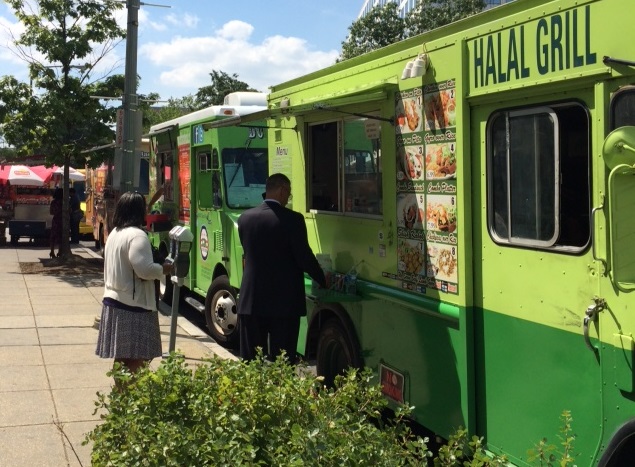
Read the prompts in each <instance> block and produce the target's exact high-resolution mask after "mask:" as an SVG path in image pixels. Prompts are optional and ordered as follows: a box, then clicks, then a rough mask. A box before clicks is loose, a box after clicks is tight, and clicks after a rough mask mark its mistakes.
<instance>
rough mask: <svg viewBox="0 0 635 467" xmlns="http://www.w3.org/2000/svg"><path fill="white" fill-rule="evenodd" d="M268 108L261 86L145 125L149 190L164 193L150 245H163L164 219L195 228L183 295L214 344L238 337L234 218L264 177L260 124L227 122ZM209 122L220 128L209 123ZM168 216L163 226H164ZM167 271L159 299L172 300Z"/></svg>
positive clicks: (258, 192) (254, 201) (152, 221)
mask: <svg viewBox="0 0 635 467" xmlns="http://www.w3.org/2000/svg"><path fill="white" fill-rule="evenodd" d="M263 109H266V96H265V95H264V94H262V93H253V92H238V93H232V94H229V95H228V96H227V97H226V98H225V103H224V105H216V106H211V107H208V108H206V109H202V110H199V111H196V112H193V113H191V114H188V115H185V116H183V117H179V118H176V119H173V120H170V121H168V122H164V123H161V124H158V125H154V126H153V127H152V128H151V129H150V138H151V146H152V154H151V167H150V172H151V177H150V178H151V180H152V181H154V183H152V182H151V185H155V186H153V187H151V190H150V191H151V193H154V192H156V191H157V190H159V189H161V190H162V193H163V197H162V200H161V201H160V202H159V203H157V204H156V205H155V206H151V209H152V210H153V214H151V215H150V216H149V218H148V227H149V230H150V231H151V232H152V233H151V239H152V242H153V243H154V245H155V246H156V247H157V248H158V249H159V250H160V251H161V252H162V253H163V254H164V255H167V253H168V252H169V238H168V231H169V230H170V228H169V226H171V225H173V224H180V225H185V226H188V227H189V228H190V229H191V230H192V233H193V234H194V247H193V252H192V254H191V263H190V272H189V274H188V276H187V278H186V279H185V287H186V288H187V290H188V292H189V293H188V297H187V298H186V300H188V302H189V303H190V304H192V305H194V306H195V307H196V308H198V309H199V311H202V312H204V313H205V318H206V322H207V327H208V329H209V331H210V333H211V335H212V336H213V337H214V339H216V341H218V342H219V343H221V344H223V345H226V346H233V345H234V344H236V342H237V338H238V329H237V322H238V314H237V309H236V300H237V290H238V287H239V286H240V281H241V279H242V247H241V246H240V241H239V239H238V230H237V226H236V220H237V219H238V216H239V215H240V214H241V213H242V212H243V211H244V210H245V209H248V208H250V207H254V206H257V205H258V204H260V203H261V202H262V193H263V192H264V191H265V181H266V179H267V176H268V163H269V161H268V149H267V137H266V130H265V128H263V127H262V125H261V126H260V127H258V125H255V124H252V125H251V127H250V128H240V127H235V126H231V124H232V123H234V122H236V121H237V120H239V119H240V118H242V117H244V116H246V115H249V114H252V113H254V112H258V111H262V110H263ZM212 123H216V124H218V125H220V126H221V128H215V129H209V126H210V125H211V124H212ZM166 223H167V225H168V226H167V227H166ZM171 292H172V284H171V282H170V280H169V278H166V280H165V283H164V289H163V291H162V294H163V300H164V301H165V302H166V303H168V304H170V303H171Z"/></svg>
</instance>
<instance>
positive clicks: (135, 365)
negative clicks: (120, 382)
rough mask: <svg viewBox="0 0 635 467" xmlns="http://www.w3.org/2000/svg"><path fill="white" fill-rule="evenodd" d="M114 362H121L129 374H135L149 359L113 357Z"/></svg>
mask: <svg viewBox="0 0 635 467" xmlns="http://www.w3.org/2000/svg"><path fill="white" fill-rule="evenodd" d="M115 363H121V364H122V365H123V366H125V367H126V368H127V369H128V371H129V372H130V373H131V374H133V375H134V374H135V373H136V372H137V371H139V370H140V369H141V368H143V366H144V365H148V364H149V363H150V360H143V359H141V358H115Z"/></svg>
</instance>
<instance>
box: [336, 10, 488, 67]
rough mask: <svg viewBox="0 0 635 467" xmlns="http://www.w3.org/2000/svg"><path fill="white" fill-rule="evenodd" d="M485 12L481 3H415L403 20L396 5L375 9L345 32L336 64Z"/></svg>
mask: <svg viewBox="0 0 635 467" xmlns="http://www.w3.org/2000/svg"><path fill="white" fill-rule="evenodd" d="M484 8H485V1H484V0H419V2H418V3H417V6H416V7H415V8H413V9H412V10H410V12H409V13H408V15H407V16H406V17H405V18H401V17H400V16H399V14H398V13H397V2H388V3H386V4H385V5H383V6H375V7H374V8H373V9H372V10H371V11H370V12H369V13H368V14H367V15H366V16H363V17H361V18H359V19H358V20H356V21H354V22H353V24H351V26H350V27H349V28H348V30H349V36H348V38H347V39H346V40H345V41H344V42H342V53H341V54H340V56H339V58H338V59H337V61H338V62H340V61H342V60H347V59H349V58H353V57H357V56H358V55H362V54H365V53H367V52H370V51H372V50H375V49H379V48H381V47H385V46H387V45H390V44H394V43H395V42H398V41H400V40H403V39H407V38H408V37H412V36H416V35H417V34H421V33H423V32H426V31H429V30H431V29H435V28H438V27H441V26H444V25H446V24H449V23H453V22H455V21H458V20H460V19H463V18H466V17H468V16H471V15H474V14H476V13H478V12H480V11H482V10H483V9H484Z"/></svg>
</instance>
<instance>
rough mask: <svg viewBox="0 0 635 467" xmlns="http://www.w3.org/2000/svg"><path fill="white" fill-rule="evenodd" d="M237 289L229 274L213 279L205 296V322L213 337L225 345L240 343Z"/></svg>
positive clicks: (229, 346) (231, 345) (231, 346)
mask: <svg viewBox="0 0 635 467" xmlns="http://www.w3.org/2000/svg"><path fill="white" fill-rule="evenodd" d="M236 295H237V294H236V290H235V289H234V288H233V287H232V286H231V285H230V284H229V279H228V278H227V276H218V277H217V278H216V279H214V281H212V283H211V285H210V286H209V289H208V290H207V296H206V297H205V322H206V323H207V329H209V332H210V334H211V335H212V338H213V339H214V340H215V341H216V342H218V343H219V344H220V345H222V346H223V347H227V348H233V347H235V346H236V344H237V343H238V306H237V303H238V302H237V300H236Z"/></svg>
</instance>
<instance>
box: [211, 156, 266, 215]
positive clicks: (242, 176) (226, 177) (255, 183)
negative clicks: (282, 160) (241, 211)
mask: <svg viewBox="0 0 635 467" xmlns="http://www.w3.org/2000/svg"><path fill="white" fill-rule="evenodd" d="M221 159H222V162H223V183H224V185H225V193H226V194H227V205H228V206H229V207H232V208H252V207H254V206H257V205H259V204H260V203H262V193H263V192H264V191H265V185H266V183H267V176H268V169H267V164H268V158H267V150H266V149H263V148H249V147H246V148H224V149H223V150H222V151H221Z"/></svg>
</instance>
